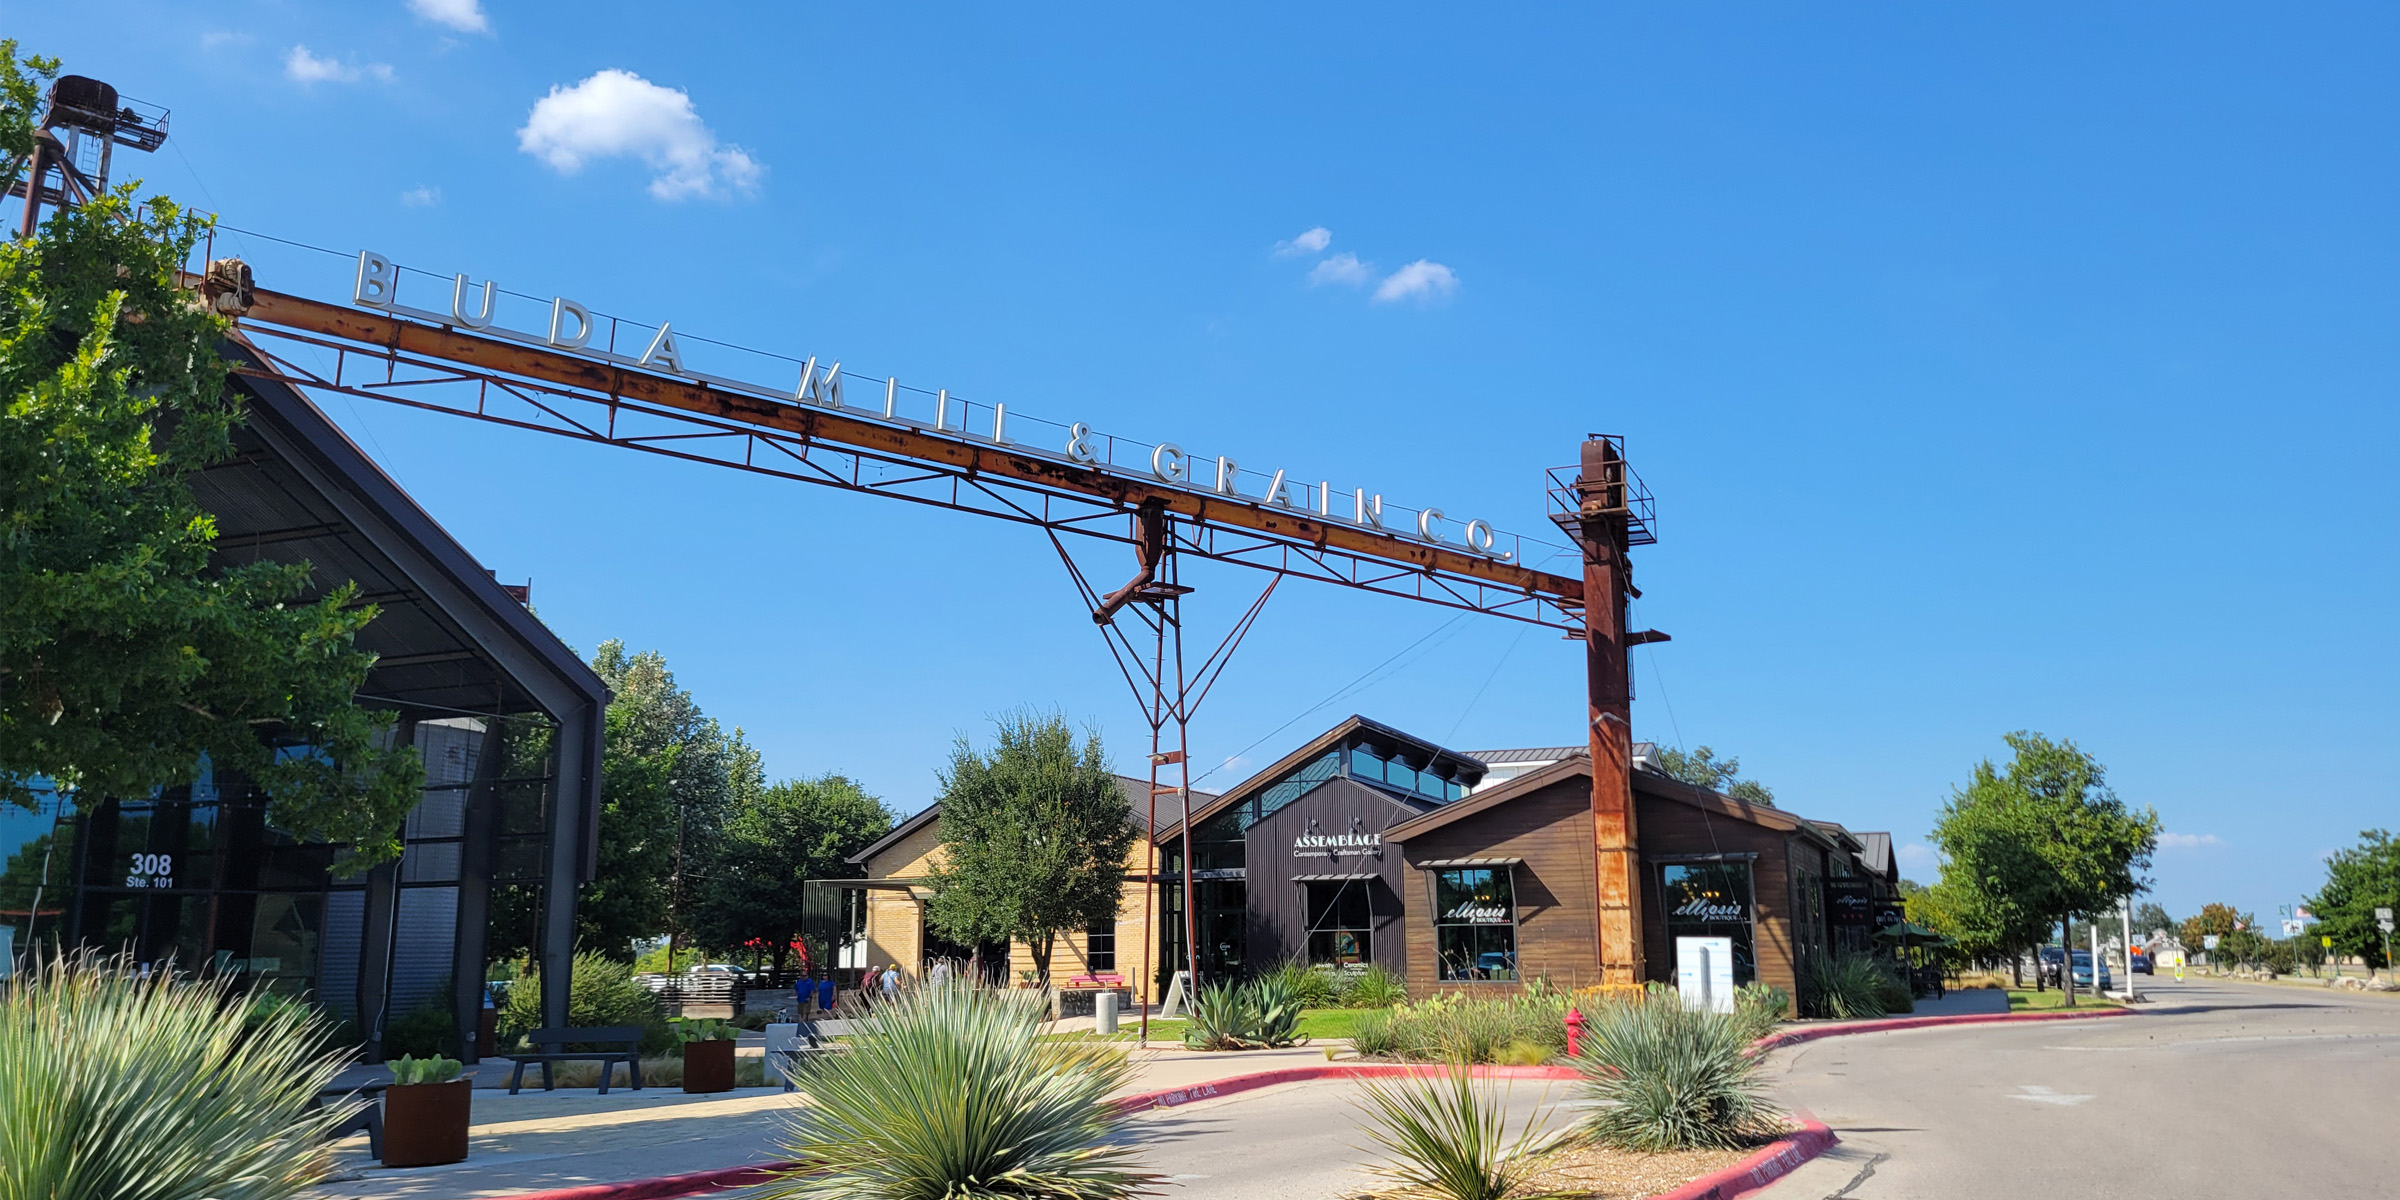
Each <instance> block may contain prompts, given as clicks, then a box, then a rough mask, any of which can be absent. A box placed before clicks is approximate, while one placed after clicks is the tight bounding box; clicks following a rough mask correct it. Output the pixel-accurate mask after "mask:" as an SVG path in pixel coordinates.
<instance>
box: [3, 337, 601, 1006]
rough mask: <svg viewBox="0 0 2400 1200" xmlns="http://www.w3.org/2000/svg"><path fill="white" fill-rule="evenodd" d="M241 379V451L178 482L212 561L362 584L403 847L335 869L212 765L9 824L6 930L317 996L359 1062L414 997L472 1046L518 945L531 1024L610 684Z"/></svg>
mask: <svg viewBox="0 0 2400 1200" xmlns="http://www.w3.org/2000/svg"><path fill="white" fill-rule="evenodd" d="M228 352H229V353H230V354H233V355H234V356H236V357H237V358H240V359H247V358H248V356H249V351H248V350H247V349H246V348H243V347H239V346H234V347H229V350H228ZM233 386H235V387H236V388H238V389H240V390H241V391H242V393H243V394H244V398H245V400H246V402H247V405H248V408H249V420H248V423H247V424H246V425H245V426H244V427H243V428H241V429H240V430H238V431H237V433H236V435H235V440H236V443H237V452H236V454H235V455H234V456H233V457H232V458H231V459H229V460H227V461H225V462H223V463H220V464H218V465H216V466H214V467H212V468H210V469H209V470H208V471H206V472H204V473H203V474H201V475H200V476H198V477H197V478H195V479H194V480H193V483H192V487H193V492H194V493H195V495H196V497H197V498H198V500H199V502H200V504H201V506H202V507H203V508H204V509H206V510H207V511H209V512H211V513H213V514H215V516H216V518H217V526H218V539H217V543H216V551H215V553H216V555H217V561H218V562H220V563H223V564H226V565H235V564H240V563H246V562H252V561H257V560H262V559H270V560H275V561H280V562H297V561H303V560H305V561H307V562H308V563H310V564H311V565H312V566H313V568H314V582H315V585H316V586H317V587H318V588H321V589H330V588H332V587H334V586H337V585H339V584H340V583H342V582H345V581H356V582H357V584H358V586H359V590H360V592H361V598H362V599H363V600H365V601H370V602H372V603H374V604H376V605H378V606H380V610H381V611H380V613H379V615H378V616H377V617H376V618H375V620H374V621H373V623H371V624H370V625H368V626H367V628H366V629H365V631H364V632H363V633H362V634H361V635H360V637H359V648H361V649H363V650H368V651H371V652H373V653H375V654H377V655H378V656H379V658H378V661H377V663H376V665H375V668H374V670H373V671H372V672H371V673H370V674H369V675H368V677H367V683H366V686H365V689H364V690H363V691H362V693H361V695H360V699H361V701H362V702H364V703H366V704H368V705H370V706H372V707H377V708H383V709H387V710H390V711H392V712H394V713H396V714H397V716H398V718H399V724H398V730H397V736H398V737H399V738H401V739H402V740H403V741H404V742H406V743H408V744H412V745H414V746H416V747H417V748H418V750H419V751H420V752H421V753H422V756H423V758H424V762H425V773H426V780H425V794H424V799H423V800H422V802H420V803H419V805H418V806H417V808H416V809H415V810H414V811H413V812H411V813H410V814H409V817H408V820H407V826H406V829H405V831H404V844H405V847H406V848H405V852H404V853H403V855H402V856H401V858H400V860H399V861H398V862H396V863H390V864H386V865H384V866H382V867H378V868H375V869H373V870H370V871H368V872H366V873H364V874H362V875H357V876H352V877H346V878H345V877H338V876H335V875H334V874H333V873H332V871H331V867H332V863H333V857H334V855H333V848H332V847H330V846H322V845H306V844H300V843H297V842H295V841H294V840H293V839H291V838H290V837H288V836H286V835H284V834H282V833H280V832H279V831H277V830H275V829H274V828H272V827H270V826H268V825H267V824H266V822H265V820H264V806H263V798H262V797H260V796H259V795H257V794H256V793H255V792H254V790H253V789H252V788H250V787H249V785H248V784H247V783H245V782H244V781H242V780H240V779H237V778H231V777H228V776H226V775H223V774H221V773H212V772H208V771H205V770H204V771H203V772H202V774H201V776H200V778H199V779H198V780H197V781H196V782H194V783H193V784H191V785H190V786H188V787H184V786H178V787H174V788H168V789H163V790H161V791H160V792H158V793H156V794H154V795H151V796H146V797H139V798H134V797H115V798H108V799H102V800H96V801H95V800H91V799H90V798H84V799H83V800H81V801H80V802H68V801H65V800H56V799H54V800H53V801H52V803H51V804H50V805H48V806H47V807H46V808H45V810H44V811H42V812H40V813H34V814H27V813H24V812H22V811H11V812H9V813H7V814H6V815H5V816H4V817H0V866H4V868H5V869H4V871H0V920H7V921H9V922H11V923H12V924H16V925H17V926H18V930H17V932H18V934H19V936H20V938H22V939H24V940H25V941H29V942H39V943H43V944H57V943H59V942H63V943H65V944H68V945H73V944H78V943H80V944H84V945H90V946H96V947H100V948H104V949H110V950H118V949H122V950H124V951H126V952H129V953H131V954H133V955H134V956H135V958H136V959H138V960H139V961H142V962H149V963H158V964H162V965H163V964H166V963H169V962H172V963H173V964H174V966H175V969H178V970H189V971H198V972H206V973H214V974H220V975H234V976H238V977H241V978H243V979H245V980H250V981H255V982H258V983H262V984H264V985H266V986H270V987H274V988H276V989H279V990H283V991H287V992H291V993H294V994H303V995H307V996H310V997H312V998H314V999H315V1000H316V1001H317V1002H318V1003H319V1004H320V1005H321V1006H323V1007H324V1008H325V1009H326V1010H327V1012H328V1013H330V1014H331V1015H332V1016H334V1017H335V1018H336V1019H338V1020H343V1021H348V1022H354V1023H355V1030H356V1033H357V1034H358V1036H359V1037H360V1038H361V1039H362V1040H364V1041H366V1042H367V1043H368V1045H369V1048H370V1051H376V1050H379V1049H380V1047H379V1045H378V1043H379V1042H380V1040H381V1038H382V1037H383V1035H384V1033H385V1031H386V1030H387V1029H388V1027H389V1025H390V1023H391V1022H392V1021H394V1020H396V1019H398V1018H399V1017H400V1016H401V1015H402V1014H405V1013H408V1012H410V1011H411V1010H414V1009H418V1008H421V1007H431V1008H435V1009H448V1010H449V1011H450V1014H451V1016H452V1018H453V1019H454V1020H455V1022H456V1028H457V1029H458V1030H460V1031H463V1032H465V1033H468V1034H471V1033H472V1031H473V1030H474V1029H475V1028H476V1023H477V1021H478V1019H479V1015H480V1014H479V1010H480V1009H481V1007H482V1004H483V984H484V980H485V971H486V964H487V962H488V961H490V960H491V959H493V958H496V957H499V956H501V955H502V954H507V953H515V952H521V951H524V950H531V951H532V952H534V953H535V954H536V955H537V957H538V958H539V960H540V963H541V965H542V968H543V971H542V978H543V983H544V985H545V986H544V992H545V994H544V996H543V1009H544V1013H545V1017H546V1019H547V1020H548V1021H549V1023H551V1024H565V1023H566V988H565V981H566V979H567V977H568V972H569V962H570V958H571V954H572V950H573V943H574V930H575V900H576V888H577V885H578V884H579V883H582V882H584V881H587V880H589V879H590V878H591V876H592V872H593V868H594V859H595V857H596V854H597V845H598V844H597V833H598V830H597V814H598V811H599V762H600V749H601V745H600V740H601V732H602V721H603V714H604V710H605V708H606V705H607V700H608V694H607V689H606V688H605V687H604V686H603V684H602V683H601V681H600V679H599V677H598V676H596V675H594V674H593V673H592V671H591V669H590V668H589V667H587V666H586V665H584V663H583V662H582V660H581V659H579V658H578V657H577V656H576V654H575V653H574V651H573V650H571V649H570V648H568V647H567V646H566V645H565V644H564V643H563V642H561V641H560V640H559V639H558V637H557V636H556V635H554V634H552V633H551V632H550V631H549V629H548V628H546V627H545V626H543V625H542V623H541V622H540V621H539V620H537V619H536V618H535V617H534V615H533V614H532V613H531V612H530V611H528V610H527V608H526V605H525V602H524V601H525V595H524V590H523V589H510V588H506V587H504V586H502V585H501V584H500V583H498V582H496V581H495V580H494V579H493V577H492V574H491V572H489V571H486V570H485V569H483V568H482V567H481V566H480V565H478V564H477V563H476V561H475V560H474V558H473V557H472V556H470V555H469V554H468V553H467V551H466V550H465V549H464V548H463V547H461V546H460V545H459V544H458V542H457V541H455V540H454V539H452V538H451V537H450V535H449V534H448V533H447V532H445V531H444V530H443V529H442V528H441V526H440V525H439V524H437V523H436V522H435V521H434V520H433V518H432V517H431V516H429V515H427V514H426V512H425V511H424V510H423V509H421V508H419V507H418V506H417V505H416V503H415V502H414V501H413V500H411V499H410V498H409V497H408V495H407V494H406V493H404V492H403V491H401V489H400V488H399V486H398V485H397V484H395V483H394V482H393V481H392V480H391V479H390V477H388V476H386V475H385V474H384V473H383V472H382V471H381V470H380V469H379V468H377V467H376V466H375V464H374V463H373V462H372V461H371V460H369V459H368V458H367V456H366V455H365V454H364V453H362V452H361V451H360V450H359V448H358V447H357V446H356V445H354V444H352V443H351V442H350V440H349V439H348V438H347V437H345V436H344V435H343V434H342V432H341V431H340V430H339V429H338V428H336V427H335V426H334V425H333V423H332V422H330V421H328V420H326V419H325V417H324V415H323V414H322V413H320V412H318V411H317V409H316V408H315V406H314V405H312V404H311V403H310V402H309V401H308V400H307V399H305V398H304V397H302V396H301V395H299V394H298V393H297V392H295V391H293V390H292V389H290V388H288V387H285V386H283V385H282V384H279V383H274V382H263V381H259V380H254V379H247V378H243V377H238V376H237V377H236V378H235V380H234V382H233ZM464 1040H465V1043H466V1044H465V1045H464V1047H463V1048H464V1049H465V1050H466V1051H467V1052H469V1053H472V1051H473V1039H472V1037H471V1036H470V1037H467V1038H465V1039H464Z"/></svg>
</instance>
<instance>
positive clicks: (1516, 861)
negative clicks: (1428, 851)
mask: <svg viewBox="0 0 2400 1200" xmlns="http://www.w3.org/2000/svg"><path fill="white" fill-rule="evenodd" d="M1410 865H1412V866H1414V867H1416V868H1417V869H1418V870H1420V871H1447V870H1454V869H1456V868H1459V867H1521V866H1524V865H1525V860H1524V859H1521V858H1435V859H1428V860H1426V861H1424V862H1421V863H1412V864H1410Z"/></svg>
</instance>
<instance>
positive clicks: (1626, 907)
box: [1576, 437, 1643, 984]
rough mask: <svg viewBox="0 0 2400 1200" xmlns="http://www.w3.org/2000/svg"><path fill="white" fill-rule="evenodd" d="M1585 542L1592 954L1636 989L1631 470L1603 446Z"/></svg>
mask: <svg viewBox="0 0 2400 1200" xmlns="http://www.w3.org/2000/svg"><path fill="white" fill-rule="evenodd" d="M1576 490H1577V493H1578V495H1579V498H1580V504H1579V509H1580V511H1579V512H1578V514H1577V515H1578V517H1579V518H1580V523H1581V527H1582V528H1581V536H1582V541H1583V601H1584V610H1583V628H1584V664H1585V669H1586V675H1587V687H1588V689H1589V695H1590V705H1591V711H1590V713H1589V720H1590V735H1591V754H1592V853H1593V859H1594V868H1595V869H1594V873H1593V879H1594V880H1595V882H1596V883H1597V884H1598V893H1599V894H1598V896H1597V898H1596V899H1597V903H1596V904H1595V905H1594V922H1595V927H1594V930H1593V936H1594V943H1593V944H1594V947H1595V948H1596V949H1597V951H1598V953H1599V965H1600V982H1602V983H1614V984H1627V983H1639V982H1641V980H1642V977H1643V971H1642V918H1641V914H1642V905H1641V896H1642V881H1641V852H1640V849H1639V845H1638V841H1639V839H1638V837H1637V831H1636V829H1635V828H1634V814H1633V677H1632V675H1631V673H1630V670H1629V668H1630V663H1631V660H1630V659H1629V658H1628V657H1627V656H1626V639H1625V597H1626V594H1627V593H1628V592H1629V591H1630V590H1631V589H1632V586H1633V580H1632V565H1631V563H1630V562H1629V561H1628V560H1627V558H1626V544H1627V522H1626V494H1625V461H1624V458H1623V456H1622V455H1621V454H1619V453H1618V451H1617V448H1616V446H1615V445H1614V444H1613V443H1612V442H1610V441H1609V440H1608V439H1606V438H1600V437H1594V438H1591V439H1589V440H1587V441H1585V442H1584V443H1583V462H1582V472H1581V475H1580V477H1579V478H1578V480H1577V487H1576Z"/></svg>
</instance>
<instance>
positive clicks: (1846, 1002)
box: [1808, 954, 1891, 1021]
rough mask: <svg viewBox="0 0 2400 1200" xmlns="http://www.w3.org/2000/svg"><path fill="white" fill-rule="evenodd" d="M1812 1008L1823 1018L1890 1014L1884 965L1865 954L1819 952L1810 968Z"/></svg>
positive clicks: (1847, 1019)
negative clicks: (1876, 962) (1821, 953)
mask: <svg viewBox="0 0 2400 1200" xmlns="http://www.w3.org/2000/svg"><path fill="white" fill-rule="evenodd" d="M1808 985H1809V986H1808V990H1809V1001H1810V1005H1809V1006H1810V1008H1812V1009H1813V1010H1815V1013H1816V1015H1818V1016H1820V1017H1833V1018H1835V1019H1837V1020H1844V1021H1855V1020H1860V1019H1873V1018H1876V1017H1881V1016H1885V1015H1888V1014H1889V1013H1890V1011H1891V1010H1890V1008H1889V1007H1887V1006H1886V1004H1885V990H1886V988H1887V986H1888V985H1887V984H1886V982H1885V979H1884V973H1883V970H1882V968H1880V967H1878V966H1876V965H1875V960H1874V959H1872V958H1869V957H1867V956H1866V955H1864V954H1833V955H1818V956H1817V957H1816V958H1814V959H1812V960H1811V961H1810V963H1809V968H1808Z"/></svg>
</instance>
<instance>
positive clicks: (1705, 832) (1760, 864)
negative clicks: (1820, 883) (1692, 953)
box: [1634, 788, 1801, 996]
mask: <svg viewBox="0 0 2400 1200" xmlns="http://www.w3.org/2000/svg"><path fill="white" fill-rule="evenodd" d="M1634 816H1635V819H1636V820H1637V821H1639V822H1640V830H1641V847H1642V910H1643V911H1642V947H1643V949H1642V953H1643V956H1644V958H1645V959H1646V960H1647V961H1646V965H1647V966H1648V978H1650V979H1653V980H1658V981H1661V982H1669V983H1671V982H1673V981H1674V979H1675V943H1674V941H1673V940H1672V939H1671V938H1669V937H1668V936H1667V921H1666V905H1665V897H1664V896H1663V895H1661V892H1660V888H1659V886H1658V860H1659V858H1660V857H1661V856H1669V855H1678V854H1742V853H1749V854H1755V855H1757V856H1758V857H1757V858H1756V859H1754V860H1752V862H1751V864H1750V891H1751V903H1752V905H1753V914H1752V915H1753V924H1752V940H1753V942H1754V943H1755V946H1756V952H1757V955H1758V978H1759V982H1761V983H1770V984H1773V985H1775V986H1776V987H1779V988H1782V989H1784V990H1785V991H1786V992H1790V993H1791V994H1793V995H1795V996H1797V995H1798V994H1799V991H1798V988H1797V978H1796V975H1797V972H1796V971H1795V970H1794V961H1793V960H1794V953H1793V950H1794V948H1793V945H1792V925H1791V922H1792V916H1793V908H1794V906H1793V900H1794V897H1793V895H1792V872H1791V857H1792V852H1791V851H1790V850H1788V849H1787V848H1786V843H1787V841H1796V840H1801V839H1800V836H1799V835H1798V834H1795V833H1786V832H1784V831H1782V830H1779V829H1768V828H1764V827H1761V826H1758V825H1753V824H1751V823H1749V822H1747V821H1739V820H1735V819H1733V818H1731V817H1725V816H1720V815H1717V814H1714V813H1710V812H1707V811H1705V810H1702V809H1699V808H1694V807H1693V806H1691V805H1689V804H1685V803H1682V802H1680V801H1676V800H1670V799H1666V798H1664V797H1660V796H1651V795H1645V794H1643V793H1642V792H1641V791H1640V790H1639V789H1638V788H1637V789H1636V790H1635V792H1634Z"/></svg>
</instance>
